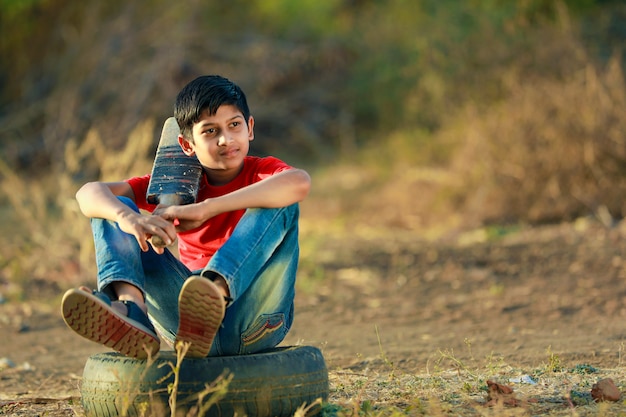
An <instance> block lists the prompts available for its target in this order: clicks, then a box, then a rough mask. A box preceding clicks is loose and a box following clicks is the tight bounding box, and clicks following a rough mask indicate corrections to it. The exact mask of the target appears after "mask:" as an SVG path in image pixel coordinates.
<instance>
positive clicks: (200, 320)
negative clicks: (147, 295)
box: [176, 276, 226, 358]
mask: <svg viewBox="0 0 626 417" xmlns="http://www.w3.org/2000/svg"><path fill="white" fill-rule="evenodd" d="M225 311H226V303H225V301H224V296H223V295H222V293H221V291H220V289H219V288H218V287H217V286H216V285H215V284H214V283H213V282H211V281H209V280H208V279H206V278H203V277H199V276H192V277H190V278H188V279H187V281H185V283H184V284H183V288H182V289H181V291H180V295H179V297H178V312H179V316H180V318H179V323H178V332H176V343H178V342H189V343H190V346H189V350H188V351H187V355H186V356H187V357H190V358H204V357H206V356H207V355H208V354H209V351H210V350H211V345H212V344H213V339H215V335H216V334H217V331H218V330H219V328H220V325H221V324H222V320H223V319H224V314H225Z"/></svg>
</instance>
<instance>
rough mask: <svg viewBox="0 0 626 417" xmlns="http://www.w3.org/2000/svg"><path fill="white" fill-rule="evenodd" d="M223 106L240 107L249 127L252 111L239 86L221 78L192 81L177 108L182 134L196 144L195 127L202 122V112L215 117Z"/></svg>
mask: <svg viewBox="0 0 626 417" xmlns="http://www.w3.org/2000/svg"><path fill="white" fill-rule="evenodd" d="M224 104H230V105H233V106H235V107H237V109H239V111H241V113H242V114H243V117H244V119H245V121H246V124H248V120H249V119H250V109H249V108H248V102H247V101H246V95H245V94H244V93H243V91H242V90H241V88H240V87H239V86H238V85H237V84H235V83H234V82H232V81H230V80H229V79H227V78H224V77H222V76H219V75H203V76H201V77H198V78H196V79H195V80H193V81H191V82H190V83H189V84H187V85H186V86H185V87H183V89H182V90H181V91H180V93H178V96H177V97H176V104H175V105H174V117H175V118H176V121H177V122H178V127H179V128H180V133H181V134H182V135H183V136H184V137H185V139H187V140H190V141H193V134H192V129H193V125H194V124H195V123H197V122H198V120H200V117H201V115H202V112H203V111H205V110H208V111H209V114H210V115H214V114H215V113H216V112H217V109H218V108H219V107H220V106H222V105H224Z"/></svg>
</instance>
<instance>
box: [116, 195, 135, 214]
mask: <svg viewBox="0 0 626 417" xmlns="http://www.w3.org/2000/svg"><path fill="white" fill-rule="evenodd" d="M117 199H118V200H120V201H121V202H122V203H124V204H125V205H127V206H128V207H130V208H132V209H133V210H135V211H136V212H137V213H139V208H138V207H137V204H135V202H134V201H133V200H132V199H130V198H128V197H125V196H123V195H118V196H117Z"/></svg>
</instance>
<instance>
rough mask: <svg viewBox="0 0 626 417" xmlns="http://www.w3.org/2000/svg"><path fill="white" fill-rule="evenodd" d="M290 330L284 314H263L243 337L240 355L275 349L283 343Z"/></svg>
mask: <svg viewBox="0 0 626 417" xmlns="http://www.w3.org/2000/svg"><path fill="white" fill-rule="evenodd" d="M288 330H289V329H288V328H287V326H286V324H285V315H284V314H282V313H275V314H263V315H261V316H259V317H257V318H256V320H255V321H254V323H252V325H251V326H250V327H248V328H247V329H246V331H245V332H243V334H242V335H241V352H240V354H248V353H255V352H258V351H260V350H263V349H269V348H273V347H275V346H276V345H278V344H279V343H280V342H282V341H283V339H284V338H285V335H286V334H287V331H288Z"/></svg>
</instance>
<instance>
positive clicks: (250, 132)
mask: <svg viewBox="0 0 626 417" xmlns="http://www.w3.org/2000/svg"><path fill="white" fill-rule="evenodd" d="M253 140H254V117H252V116H250V118H249V119H248V141H250V142H251V141H253Z"/></svg>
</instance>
